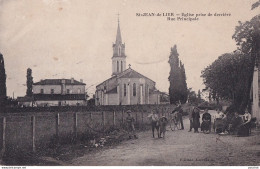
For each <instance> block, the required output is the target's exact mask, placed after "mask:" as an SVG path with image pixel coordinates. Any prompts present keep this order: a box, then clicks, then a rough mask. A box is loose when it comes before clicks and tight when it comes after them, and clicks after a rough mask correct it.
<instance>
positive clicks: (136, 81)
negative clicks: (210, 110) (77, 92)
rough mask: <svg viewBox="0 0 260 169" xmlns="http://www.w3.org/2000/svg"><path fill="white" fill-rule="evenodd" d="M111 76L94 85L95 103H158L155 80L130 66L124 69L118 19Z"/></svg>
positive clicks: (123, 51) (124, 55)
mask: <svg viewBox="0 0 260 169" xmlns="http://www.w3.org/2000/svg"><path fill="white" fill-rule="evenodd" d="M112 47H113V56H112V77H111V78H109V79H107V80H105V81H104V82H102V83H100V84H99V85H97V86H96V93H95V104H96V105H133V104H160V92H159V91H158V90H157V89H156V87H155V84H156V83H155V82H154V81H153V80H151V79H149V78H148V77H146V76H144V75H142V74H140V73H138V72H137V71H135V70H133V69H132V68H131V65H129V67H128V68H127V69H126V57H127V56H126V54H125V44H124V43H122V38H121V31H120V25H119V21H118V27H117V35H116V41H115V43H114V44H113V46H112Z"/></svg>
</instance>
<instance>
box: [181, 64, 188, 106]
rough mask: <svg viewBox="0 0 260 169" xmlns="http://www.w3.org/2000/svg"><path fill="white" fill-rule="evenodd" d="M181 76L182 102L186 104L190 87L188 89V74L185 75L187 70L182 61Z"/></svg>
mask: <svg viewBox="0 0 260 169" xmlns="http://www.w3.org/2000/svg"><path fill="white" fill-rule="evenodd" d="M180 72H181V73H180V75H181V83H182V86H181V87H182V89H181V99H180V100H181V102H182V103H186V101H187V99H188V87H187V82H186V73H185V68H184V64H183V63H182V62H181V61H180Z"/></svg>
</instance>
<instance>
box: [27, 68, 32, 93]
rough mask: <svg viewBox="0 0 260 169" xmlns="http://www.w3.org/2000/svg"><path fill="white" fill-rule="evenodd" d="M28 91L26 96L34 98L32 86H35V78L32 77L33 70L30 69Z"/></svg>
mask: <svg viewBox="0 0 260 169" xmlns="http://www.w3.org/2000/svg"><path fill="white" fill-rule="evenodd" d="M26 77H27V81H26V84H27V90H26V96H30V97H31V96H32V95H33V92H32V86H33V77H32V69H30V68H28V69H27V75H26Z"/></svg>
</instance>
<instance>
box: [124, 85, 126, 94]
mask: <svg viewBox="0 0 260 169" xmlns="http://www.w3.org/2000/svg"><path fill="white" fill-rule="evenodd" d="M124 96H126V84H124Z"/></svg>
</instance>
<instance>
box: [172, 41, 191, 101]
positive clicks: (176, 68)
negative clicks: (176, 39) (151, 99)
mask: <svg viewBox="0 0 260 169" xmlns="http://www.w3.org/2000/svg"><path fill="white" fill-rule="evenodd" d="M168 63H169V64H170V67H171V70H170V76H169V78H168V80H169V82H170V87H169V95H170V103H171V104H175V103H176V102H179V101H180V102H181V103H186V101H187V99H188V89H187V83H186V74H185V68H184V64H182V62H181V61H180V60H179V54H178V52H177V46H176V45H174V47H173V48H171V54H170V56H169V61H168Z"/></svg>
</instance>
